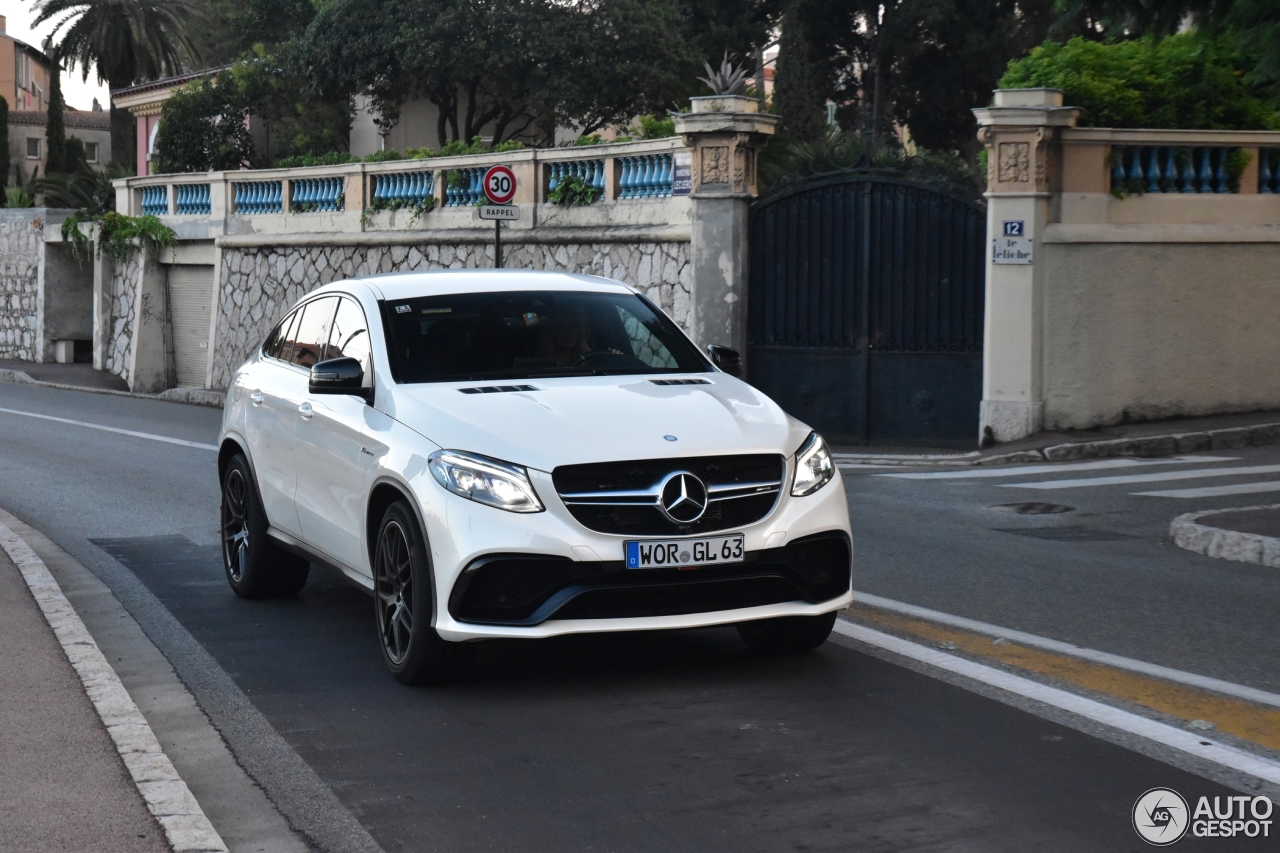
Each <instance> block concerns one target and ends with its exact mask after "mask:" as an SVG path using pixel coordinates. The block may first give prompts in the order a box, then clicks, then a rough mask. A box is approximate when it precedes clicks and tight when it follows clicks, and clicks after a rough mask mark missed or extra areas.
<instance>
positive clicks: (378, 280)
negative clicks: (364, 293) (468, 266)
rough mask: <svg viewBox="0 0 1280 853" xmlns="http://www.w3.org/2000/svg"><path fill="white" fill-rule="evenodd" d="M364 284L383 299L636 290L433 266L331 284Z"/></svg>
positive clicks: (538, 273) (537, 274)
mask: <svg viewBox="0 0 1280 853" xmlns="http://www.w3.org/2000/svg"><path fill="white" fill-rule="evenodd" d="M357 283H358V284H362V285H365V286H367V287H368V288H369V289H370V290H372V291H373V292H374V295H375V296H378V297H379V298H382V299H412V298H414V297H415V296H434V295H437V294H450V293H498V292H502V291H508V290H573V291H579V292H589V293H591V292H594V293H634V292H635V291H633V290H632V289H631V288H630V287H628V286H627V285H625V284H623V283H622V282H620V281H614V280H612V279H608V278H603V277H601V276H594V275H579V274H577V273H563V272H549V271H546V270H486V269H479V270H432V271H428V272H398V273H385V274H383V275H371V276H366V277H364V278H356V279H348V280H347V281H345V282H338V281H335V282H334V283H333V284H331V285H329V286H328V288H332V289H341V287H342V285H343V284H357Z"/></svg>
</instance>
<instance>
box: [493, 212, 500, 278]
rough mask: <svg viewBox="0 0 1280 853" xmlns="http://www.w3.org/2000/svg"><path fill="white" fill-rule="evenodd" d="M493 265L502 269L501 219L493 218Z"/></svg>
mask: <svg viewBox="0 0 1280 853" xmlns="http://www.w3.org/2000/svg"><path fill="white" fill-rule="evenodd" d="M493 266H494V269H502V220H501V219H495V220H493Z"/></svg>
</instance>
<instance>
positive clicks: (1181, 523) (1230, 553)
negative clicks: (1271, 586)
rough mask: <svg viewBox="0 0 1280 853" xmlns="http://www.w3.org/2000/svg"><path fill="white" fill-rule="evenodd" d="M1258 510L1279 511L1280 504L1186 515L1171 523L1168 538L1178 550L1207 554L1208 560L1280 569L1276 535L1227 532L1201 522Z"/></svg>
mask: <svg viewBox="0 0 1280 853" xmlns="http://www.w3.org/2000/svg"><path fill="white" fill-rule="evenodd" d="M1259 509H1274V510H1280V504H1271V505H1268V506H1245V507H1231V508H1228V509H1211V510H1205V511H1203V512H1188V513H1184V514H1183V515H1180V516H1178V517H1177V518H1175V519H1174V520H1173V521H1172V522H1171V523H1170V524H1169V536H1170V538H1172V539H1173V543H1174V544H1175V545H1177V546H1178V547H1179V548H1183V549H1186V550H1187V551H1194V552H1195V553H1197V554H1204V555H1205V556H1206V557H1215V558H1217V559H1219V560H1233V561H1235V562H1237V563H1256V564H1258V565H1260V566H1268V567H1270V568H1280V539H1276V538H1275V537H1273V536H1261V535H1259V534H1257V533H1244V532H1242V531H1239V530H1226V529H1225V528H1222V527H1214V526H1212V525H1210V524H1201V523H1200V519H1202V518H1206V517H1208V516H1214V515H1221V514H1222V513H1225V512H1249V511H1251V510H1259Z"/></svg>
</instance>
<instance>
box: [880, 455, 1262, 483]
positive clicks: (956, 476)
mask: <svg viewBox="0 0 1280 853" xmlns="http://www.w3.org/2000/svg"><path fill="white" fill-rule="evenodd" d="M1239 458H1240V457H1238V456H1174V457H1172V458H1169V459H1103V460H1100V461H1098V462H1072V463H1069V464H1066V465H1023V466H1021V467H1018V468H990V469H983V470H981V471H975V470H973V469H967V470H964V471H930V472H929V473H926V474H877V475H876V476H877V477H896V478H897V479H899V480H977V479H981V478H988V477H1021V476H1023V475H1025V474H1051V473H1055V472H1058V471H1099V470H1103V469H1106V468H1136V467H1139V466H1144V467H1145V466H1147V465H1184V464H1187V463H1195V464H1199V463H1201V462H1231V461H1233V460H1236V459H1239Z"/></svg>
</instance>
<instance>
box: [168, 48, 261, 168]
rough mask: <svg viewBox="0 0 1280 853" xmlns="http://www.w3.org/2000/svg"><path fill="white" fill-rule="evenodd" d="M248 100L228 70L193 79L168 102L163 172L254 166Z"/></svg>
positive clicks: (255, 156) (254, 152)
mask: <svg viewBox="0 0 1280 853" xmlns="http://www.w3.org/2000/svg"><path fill="white" fill-rule="evenodd" d="M248 119H249V104H248V100H247V99H246V97H245V95H244V93H243V92H242V91H241V89H240V87H239V85H237V83H236V80H235V78H234V77H233V76H232V74H230V73H229V72H223V73H221V74H219V75H217V76H216V77H206V78H204V79H201V80H197V81H195V82H193V83H189V84H187V85H186V86H184V87H183V88H182V89H180V90H178V91H177V92H174V93H173V96H172V97H170V98H169V100H167V101H165V104H164V109H163V110H162V111H161V113H160V130H159V132H158V133H157V134H156V155H155V156H156V160H157V161H158V166H157V171H159V172H207V171H212V170H219V169H239V168H240V167H241V166H245V165H254V164H255V161H256V160H257V152H256V151H255V150H254V145H253V137H251V136H250V135H249V129H248V127H247V122H248Z"/></svg>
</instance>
